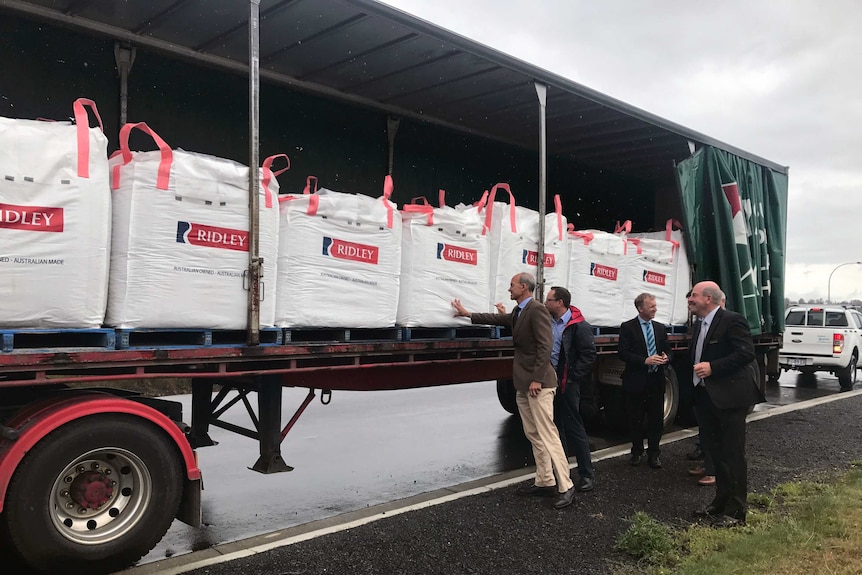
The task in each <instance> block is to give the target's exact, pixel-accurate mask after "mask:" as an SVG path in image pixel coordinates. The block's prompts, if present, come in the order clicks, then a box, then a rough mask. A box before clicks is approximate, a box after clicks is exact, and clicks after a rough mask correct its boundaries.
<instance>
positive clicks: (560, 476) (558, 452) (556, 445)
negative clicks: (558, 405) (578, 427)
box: [515, 387, 574, 493]
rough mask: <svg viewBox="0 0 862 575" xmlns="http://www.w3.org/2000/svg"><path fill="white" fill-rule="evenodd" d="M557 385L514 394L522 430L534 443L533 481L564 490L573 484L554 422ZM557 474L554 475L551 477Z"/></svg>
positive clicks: (540, 485) (539, 484) (562, 491)
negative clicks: (533, 393)
mask: <svg viewBox="0 0 862 575" xmlns="http://www.w3.org/2000/svg"><path fill="white" fill-rule="evenodd" d="M556 391H557V390H556V389H551V388H545V387H543V388H542V391H540V392H539V395H538V396H536V397H532V396H531V395H530V394H529V393H524V392H523V391H519V392H518V393H517V395H516V396H515V400H516V401H517V403H518V411H519V412H520V414H521V423H523V425H524V434H525V435H526V436H527V439H529V440H530V443H531V444H532V445H533V458H534V459H535V460H536V485H538V486H539V487H548V486H551V485H554V484H556V486H557V491H559V492H560V493H565V492H566V491H568V490H569V489H571V488H572V486H573V485H574V483H572V478H571V472H570V471H569V460H568V459H566V453H565V452H564V451H563V444H562V443H561V442H560V433H559V431H557V426H556V425H554V395H555V394H556ZM555 474H556V476H557V478H556V480H555V479H554V475H555Z"/></svg>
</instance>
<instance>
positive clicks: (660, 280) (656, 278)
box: [643, 270, 666, 286]
mask: <svg viewBox="0 0 862 575" xmlns="http://www.w3.org/2000/svg"><path fill="white" fill-rule="evenodd" d="M665 277H666V276H665V275H664V274H660V273H658V272H651V271H649V270H644V278H643V279H644V281H645V282H647V283H651V284H655V285H659V286H663V285H665V283H664V282H665Z"/></svg>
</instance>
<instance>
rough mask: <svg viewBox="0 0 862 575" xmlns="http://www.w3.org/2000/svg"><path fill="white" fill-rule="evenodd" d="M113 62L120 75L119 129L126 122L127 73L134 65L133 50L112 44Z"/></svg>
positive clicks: (127, 103)
mask: <svg viewBox="0 0 862 575" xmlns="http://www.w3.org/2000/svg"><path fill="white" fill-rule="evenodd" d="M114 61H115V62H116V64H117V72H119V74H120V127H121V128H122V127H123V126H125V125H126V122H127V121H128V109H129V72H131V71H132V64H134V63H135V48H133V47H132V46H128V45H125V46H124V45H121V44H120V43H119V42H117V43H116V44H114Z"/></svg>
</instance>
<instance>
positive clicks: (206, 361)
mask: <svg viewBox="0 0 862 575" xmlns="http://www.w3.org/2000/svg"><path fill="white" fill-rule="evenodd" d="M617 339H618V338H617V336H615V335H602V336H597V337H596V338H595V341H596V348H597V350H598V352H599V353H600V354H612V353H616V348H617ZM670 339H671V343H672V346H673V348H674V349H675V350H684V349H686V348H687V345H688V339H687V336H683V335H671V336H670ZM513 354H514V350H513V347H512V340H511V339H506V338H504V339H490V338H489V339H463V340H421V341H409V342H403V341H393V342H363V343H308V344H298V343H297V344H289V345H278V346H259V347H192V348H177V349H133V350H117V351H104V350H98V351H56V352H53V351H52V352H35V353H28V352H22V353H5V354H0V387H11V386H29V385H40V384H57V383H69V382H80V381H122V380H124V379H150V378H163V377H194V378H237V377H253V376H260V375H278V376H279V377H280V380H281V383H282V385H284V386H288V387H311V388H318V389H332V390H357V391H371V390H383V389H409V388H415V387H428V386H433V385H443V384H449V383H466V382H471V381H483V380H489V379H498V378H506V377H509V376H510V374H511V366H512V356H513Z"/></svg>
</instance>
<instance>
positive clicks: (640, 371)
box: [618, 317, 671, 393]
mask: <svg viewBox="0 0 862 575" xmlns="http://www.w3.org/2000/svg"><path fill="white" fill-rule="evenodd" d="M651 323H652V330H653V334H655V349H656V353H658V354H661V353H662V352H664V353H666V354H667V356H668V358H670V357H671V351H670V344H669V343H668V340H667V330H666V329H665V327H664V325H663V324H661V323H659V322H657V321H655V320H652V322H651ZM618 355H619V358H620V359H621V360H623V361H624V362H626V367H625V369H624V370H623V375H622V379H623V389H624V390H626V391H631V392H633V393H638V392H641V391H643V390H644V389H645V388H646V386H647V385H648V384H649V383H650V382H651V381H652V382H655V381H660V382H661V385H662V389H663V388H664V369H665V366H663V365H659V366H657V367H658V371H657V372H655V373H652V374H651V373H650V371H649V367H650V366H648V365H647V364H645V363H644V362H645V361H646V358H647V357H649V353H648V352H647V343H646V339H645V338H644V332H643V329H642V328H641V323H640V318H639V317H635V318H633V319H630V320H629V321H626V322H623V324H622V325H621V326H620V343H619V349H618Z"/></svg>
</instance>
